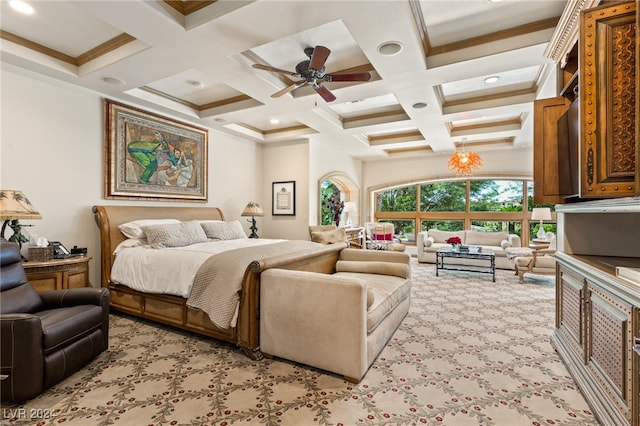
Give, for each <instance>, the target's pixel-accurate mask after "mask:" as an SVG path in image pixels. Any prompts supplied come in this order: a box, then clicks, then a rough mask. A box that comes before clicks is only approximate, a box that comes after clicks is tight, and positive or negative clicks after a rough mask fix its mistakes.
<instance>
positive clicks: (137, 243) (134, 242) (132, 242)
mask: <svg viewBox="0 0 640 426" xmlns="http://www.w3.org/2000/svg"><path fill="white" fill-rule="evenodd" d="M144 245H147V240H146V239H140V238H129V239H128V240H124V241H123V242H121V243H120V244H118V247H116V249H115V250H114V251H113V255H114V256H117V255H118V254H120V252H121V251H122V250H124V249H128V248H131V247H142V246H144Z"/></svg>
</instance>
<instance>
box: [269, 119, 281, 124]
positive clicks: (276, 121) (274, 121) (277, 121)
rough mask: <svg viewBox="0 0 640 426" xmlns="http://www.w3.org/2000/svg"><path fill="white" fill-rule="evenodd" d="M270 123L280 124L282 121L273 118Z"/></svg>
mask: <svg viewBox="0 0 640 426" xmlns="http://www.w3.org/2000/svg"><path fill="white" fill-rule="evenodd" d="M269 123H271V124H278V123H280V120H278V119H277V118H272V119H271V120H269Z"/></svg>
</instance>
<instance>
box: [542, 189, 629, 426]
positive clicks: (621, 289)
mask: <svg viewBox="0 0 640 426" xmlns="http://www.w3.org/2000/svg"><path fill="white" fill-rule="evenodd" d="M556 212H557V221H558V222H557V223H558V235H559V240H558V250H557V252H556V257H557V264H558V270H557V281H556V323H555V330H554V333H553V336H552V339H551V340H552V343H553V345H554V347H555V348H556V350H557V352H558V354H559V355H560V357H561V358H562V359H563V361H565V364H566V366H567V369H568V370H569V372H570V373H571V375H572V376H573V377H574V379H575V380H576V383H577V384H578V386H579V388H580V390H581V391H582V393H583V395H584V396H585V399H587V401H588V402H589V404H590V406H591V408H592V409H593V411H594V413H595V414H596V416H597V417H598V418H599V419H600V421H601V422H602V423H603V424H615V425H632V426H640V350H636V349H635V345H638V344H639V343H640V283H638V284H637V285H635V284H633V283H631V282H628V281H625V280H623V279H621V278H618V277H617V276H616V267H617V266H628V267H634V268H638V267H640V244H638V241H640V198H624V199H618V200H601V201H592V202H585V203H578V204H570V205H562V206H556Z"/></svg>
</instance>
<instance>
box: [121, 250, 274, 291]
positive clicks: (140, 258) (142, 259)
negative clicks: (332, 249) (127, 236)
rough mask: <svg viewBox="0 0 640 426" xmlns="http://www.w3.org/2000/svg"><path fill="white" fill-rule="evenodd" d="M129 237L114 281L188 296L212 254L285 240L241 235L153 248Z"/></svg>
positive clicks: (134, 287)
mask: <svg viewBox="0 0 640 426" xmlns="http://www.w3.org/2000/svg"><path fill="white" fill-rule="evenodd" d="M127 241H129V240H126V241H125V243H126V244H124V243H123V244H121V245H120V246H118V248H117V249H116V251H115V253H116V259H115V261H114V262H113V266H112V268H111V280H112V281H113V282H115V283H118V284H122V285H126V286H127V287H130V288H132V289H134V290H138V291H141V292H144V293H157V294H171V295H175V296H181V297H184V298H188V297H189V294H190V293H191V288H192V286H193V281H194V279H195V276H196V273H197V272H198V269H199V268H200V266H201V265H202V264H203V263H204V262H205V261H206V260H207V259H208V258H209V257H211V256H212V255H214V254H217V253H222V252H224V251H228V250H235V249H238V248H242V247H255V246H261V245H266V244H274V243H278V242H282V241H284V240H275V239H274V240H271V239H265V238H240V239H236V240H223V241H207V242H204V243H198V244H192V245H190V246H186V247H167V248H152V247H151V246H149V245H140V246H134V247H131V245H132V244H131V243H127ZM133 245H135V244H133Z"/></svg>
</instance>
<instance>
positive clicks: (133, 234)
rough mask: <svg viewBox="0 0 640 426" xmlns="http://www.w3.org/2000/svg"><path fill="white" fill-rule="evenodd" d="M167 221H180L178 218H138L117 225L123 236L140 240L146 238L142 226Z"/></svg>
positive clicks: (165, 222)
mask: <svg viewBox="0 0 640 426" xmlns="http://www.w3.org/2000/svg"><path fill="white" fill-rule="evenodd" d="M167 223H180V221H179V220H178V219H140V220H134V221H131V222H127V223H123V224H122V225H119V226H118V228H119V229H120V232H122V234H123V235H124V236H125V237H127V238H134V239H138V240H141V239H144V238H146V237H145V235H144V231H143V230H142V227H143V226H148V225H162V224H167Z"/></svg>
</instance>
